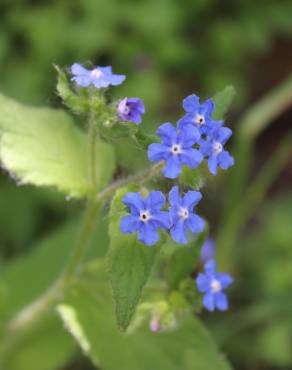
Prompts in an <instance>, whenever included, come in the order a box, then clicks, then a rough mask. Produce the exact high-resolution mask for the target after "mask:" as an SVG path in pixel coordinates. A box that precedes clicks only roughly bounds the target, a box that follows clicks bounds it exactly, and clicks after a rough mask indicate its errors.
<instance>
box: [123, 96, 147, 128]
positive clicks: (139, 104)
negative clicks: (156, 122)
mask: <svg viewBox="0 0 292 370" xmlns="http://www.w3.org/2000/svg"><path fill="white" fill-rule="evenodd" d="M117 112H118V116H119V117H120V119H121V120H123V121H131V122H134V123H135V124H136V125H138V124H139V123H141V121H142V119H141V116H142V114H143V113H144V112H145V107H144V103H143V101H142V100H141V99H139V98H124V99H123V100H121V101H120V102H119V104H118V108H117Z"/></svg>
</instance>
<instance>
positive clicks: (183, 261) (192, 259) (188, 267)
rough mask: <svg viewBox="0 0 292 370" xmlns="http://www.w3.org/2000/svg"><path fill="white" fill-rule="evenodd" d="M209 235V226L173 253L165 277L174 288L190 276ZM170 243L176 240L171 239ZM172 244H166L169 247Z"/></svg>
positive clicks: (177, 247)
mask: <svg viewBox="0 0 292 370" xmlns="http://www.w3.org/2000/svg"><path fill="white" fill-rule="evenodd" d="M207 235H208V228H207V227H206V228H205V230H204V231H203V232H202V233H201V234H199V235H198V237H197V239H195V240H192V241H191V242H190V243H188V244H187V245H185V246H181V245H179V246H177V245H176V248H175V250H174V252H173V253H172V255H171V257H170V259H169V261H168V263H167V267H166V270H165V278H166V281H167V283H168V284H169V286H170V287H171V288H172V289H175V288H177V287H178V286H179V283H180V282H181V281H182V280H183V279H186V278H187V277H189V276H190V274H191V273H192V272H193V271H194V269H195V268H196V265H197V263H198V261H199V256H200V250H201V246H202V244H203V243H204V241H205V239H206V237H207ZM168 243H169V244H170V245H171V244H174V242H172V241H169V242H168ZM170 245H166V246H165V247H166V248H168V247H169V246H170Z"/></svg>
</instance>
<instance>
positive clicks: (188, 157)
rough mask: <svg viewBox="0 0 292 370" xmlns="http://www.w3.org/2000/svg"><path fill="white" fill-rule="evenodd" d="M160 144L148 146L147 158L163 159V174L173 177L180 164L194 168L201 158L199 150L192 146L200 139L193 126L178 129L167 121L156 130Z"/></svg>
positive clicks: (153, 159) (178, 173)
mask: <svg viewBox="0 0 292 370" xmlns="http://www.w3.org/2000/svg"><path fill="white" fill-rule="evenodd" d="M157 135H158V136H159V137H160V138H161V141H162V144H158V143H154V144H150V145H149V147H148V159H149V160H150V161H152V162H159V161H161V160H164V161H165V167H164V169H163V174H164V176H165V177H168V178H170V179H174V178H176V177H178V176H179V175H180V174H181V170H182V168H181V167H182V165H183V164H186V165H187V166H188V167H190V168H196V167H197V166H198V165H199V164H200V163H201V162H202V160H203V156H202V154H201V153H200V152H199V150H197V149H194V148H192V146H193V145H194V144H195V143H197V142H198V140H199V139H200V134H199V132H198V130H197V129H195V128H194V127H193V126H190V125H186V126H184V127H183V128H181V129H180V130H178V129H177V128H176V127H174V126H173V125H172V124H171V123H169V122H167V123H164V124H163V125H161V126H160V127H159V128H158V130H157Z"/></svg>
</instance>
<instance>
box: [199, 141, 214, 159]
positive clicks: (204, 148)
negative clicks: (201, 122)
mask: <svg viewBox="0 0 292 370" xmlns="http://www.w3.org/2000/svg"><path fill="white" fill-rule="evenodd" d="M200 152H201V154H202V155H203V156H204V157H208V156H210V155H212V144H211V142H210V141H201V146H200Z"/></svg>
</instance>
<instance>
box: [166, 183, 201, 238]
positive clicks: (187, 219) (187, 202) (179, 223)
mask: <svg viewBox="0 0 292 370" xmlns="http://www.w3.org/2000/svg"><path fill="white" fill-rule="evenodd" d="M201 198H202V194H201V193H200V192H199V191H188V192H187V193H186V194H185V196H184V197H180V195H179V190H178V187H177V186H174V187H173V188H172V189H171V191H170V192H169V202H170V206H171V207H170V209H169V213H170V219H171V225H172V226H171V229H170V234H171V236H172V238H173V239H174V240H175V241H176V242H177V243H181V244H186V243H187V242H188V240H187V237H186V231H187V230H188V229H189V230H190V231H191V232H192V233H194V234H197V233H200V232H202V231H203V230H204V227H205V221H204V220H203V219H202V218H201V217H199V216H198V215H196V214H195V213H194V207H195V206H196V205H197V204H198V203H199V201H200V200H201Z"/></svg>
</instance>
